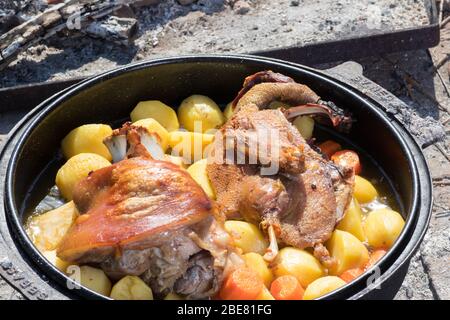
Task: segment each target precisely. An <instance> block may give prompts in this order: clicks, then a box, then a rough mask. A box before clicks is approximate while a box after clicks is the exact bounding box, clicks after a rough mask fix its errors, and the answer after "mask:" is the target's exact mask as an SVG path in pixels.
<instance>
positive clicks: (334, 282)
mask: <svg viewBox="0 0 450 320" xmlns="http://www.w3.org/2000/svg"><path fill="white" fill-rule="evenodd" d="M345 284H346V283H345V281H344V280H342V279H341V278H339V277H333V276H327V277H323V278H319V279H317V280H316V281H314V282H313V283H311V284H310V285H309V286H308V287H307V288H306V290H305V294H304V295H303V300H314V299H317V298H319V297H321V296H324V295H326V294H327V293H330V292H332V291H334V290H336V289H338V288H340V287H342V286H344V285H345Z"/></svg>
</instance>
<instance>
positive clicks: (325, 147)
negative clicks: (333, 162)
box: [319, 140, 341, 159]
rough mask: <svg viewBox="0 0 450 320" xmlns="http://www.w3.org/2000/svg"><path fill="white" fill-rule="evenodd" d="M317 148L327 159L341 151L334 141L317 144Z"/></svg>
mask: <svg viewBox="0 0 450 320" xmlns="http://www.w3.org/2000/svg"><path fill="white" fill-rule="evenodd" d="M319 148H320V151H322V153H323V154H325V155H327V157H328V159H330V158H331V156H332V155H333V154H334V153H336V152H337V151H339V150H341V145H340V144H339V143H337V142H336V141H333V140H327V141H325V142H322V143H321V144H319Z"/></svg>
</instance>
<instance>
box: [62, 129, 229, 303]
mask: <svg viewBox="0 0 450 320" xmlns="http://www.w3.org/2000/svg"><path fill="white" fill-rule="evenodd" d="M124 137H125V139H126V143H123V139H124ZM155 139H157V137H152V136H151V135H149V134H148V132H146V131H145V130H144V129H143V128H141V127H134V126H132V125H130V124H126V125H125V126H124V128H122V129H120V130H117V131H116V132H114V134H113V136H112V137H110V138H108V139H107V145H111V144H114V148H111V149H110V150H111V152H112V153H113V158H114V159H115V160H116V161H118V162H116V163H115V164H113V165H111V166H109V167H105V168H103V169H100V170H97V171H94V172H92V173H91V174H90V175H89V176H88V177H87V178H86V179H84V180H82V181H81V182H80V183H79V185H78V186H77V187H76V189H75V190H74V195H73V200H74V203H75V205H76V206H77V208H78V210H79V212H80V216H79V218H78V219H77V220H76V221H75V223H74V225H73V226H72V227H71V228H70V230H69V231H68V233H67V235H66V236H65V238H64V239H63V240H62V242H61V244H60V245H59V248H58V251H57V254H58V256H59V257H60V258H62V259H63V260H65V261H70V262H75V263H90V264H93V263H94V264H98V265H100V266H101V267H102V268H103V269H104V270H105V272H107V274H109V275H110V276H111V277H113V278H119V277H121V276H123V275H136V276H141V277H142V278H143V279H144V280H145V281H146V282H147V283H149V284H150V286H151V287H152V289H153V291H154V293H155V294H156V295H157V296H163V295H164V294H166V293H168V292H171V291H175V292H176V293H179V294H182V295H184V296H186V297H187V298H208V297H211V296H212V295H213V294H215V292H216V291H217V289H218V288H219V285H220V282H221V279H222V276H223V271H224V268H225V267H226V264H227V261H228V255H229V252H228V243H229V238H228V234H227V233H226V232H225V231H224V230H223V229H222V226H221V223H222V220H223V219H221V217H220V216H219V215H216V213H215V210H214V208H213V205H212V203H211V201H210V200H209V198H208V197H207V196H206V194H205V192H204V191H203V189H202V188H201V187H200V186H199V185H198V184H197V183H196V182H195V181H194V180H193V179H192V178H191V177H190V175H189V173H188V172H187V171H186V170H184V169H181V168H180V167H178V166H177V165H175V164H172V163H169V162H166V161H161V160H155V159H153V156H155V155H161V153H160V152H159V150H158V144H157V143H153V142H155V141H156V140H155ZM127 144H128V145H129V148H128V152H127V151H126V150H123V148H124V147H125V148H126V146H127ZM125 154H128V156H129V157H130V158H128V159H123V160H121V159H120V155H122V156H123V155H125ZM152 155H153V156H152ZM199 279H209V280H208V281H207V282H205V283H203V282H202V283H201V284H200V283H198V284H196V283H195V281H197V282H198V281H200V280H199ZM188 280H189V281H192V283H191V284H190V285H191V286H190V287H189V286H187V285H186V284H185V282H186V281H188Z"/></svg>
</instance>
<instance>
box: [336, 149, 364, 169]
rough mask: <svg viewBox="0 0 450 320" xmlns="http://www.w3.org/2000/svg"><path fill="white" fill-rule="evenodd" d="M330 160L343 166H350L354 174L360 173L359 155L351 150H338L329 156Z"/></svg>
mask: <svg viewBox="0 0 450 320" xmlns="http://www.w3.org/2000/svg"><path fill="white" fill-rule="evenodd" d="M331 160H332V161H333V162H334V163H336V164H339V165H341V166H343V167H351V168H353V171H354V172H355V174H360V173H361V162H360V161H359V156H358V154H357V153H356V152H355V151H352V150H340V151H337V152H335V153H334V154H333V155H332V156H331Z"/></svg>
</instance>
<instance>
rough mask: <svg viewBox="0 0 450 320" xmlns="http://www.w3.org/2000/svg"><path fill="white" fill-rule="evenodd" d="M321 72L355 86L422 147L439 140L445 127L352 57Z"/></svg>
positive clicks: (442, 137) (442, 138) (441, 138)
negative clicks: (373, 77) (372, 77)
mask: <svg viewBox="0 0 450 320" xmlns="http://www.w3.org/2000/svg"><path fill="white" fill-rule="evenodd" d="M324 72H325V73H326V74H328V75H330V76H332V77H333V78H336V79H337V80H340V81H341V82H343V83H345V84H347V85H349V86H351V87H353V88H354V89H356V90H359V91H361V92H363V93H364V94H366V95H367V96H368V97H370V98H371V99H372V100H374V101H375V102H377V104H378V106H379V107H381V108H382V109H383V110H384V111H385V112H386V113H387V114H388V115H390V116H392V117H394V118H395V119H396V120H398V121H399V122H400V123H401V124H402V125H403V126H404V127H405V128H406V129H407V130H408V131H409V133H411V135H412V136H413V137H414V139H415V141H416V142H417V144H418V145H419V146H420V147H421V148H422V149H423V148H426V147H428V146H430V145H432V144H434V143H436V142H439V141H443V140H444V138H445V130H444V128H443V126H442V125H441V124H440V123H439V122H438V121H436V120H434V119H432V118H430V117H427V118H422V117H420V116H419V115H418V114H417V112H416V111H415V110H414V108H413V107H411V106H409V105H407V104H406V103H405V102H403V101H402V100H400V99H399V98H397V97H396V96H395V95H394V94H392V93H391V92H389V91H388V90H386V89H384V88H383V87H381V86H380V85H378V84H377V83H375V82H373V81H372V80H369V79H368V78H366V77H365V76H364V75H363V67H362V66H361V65H360V64H359V63H357V62H354V61H347V62H344V63H342V64H340V65H338V66H336V67H333V68H330V69H326V70H324Z"/></svg>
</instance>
